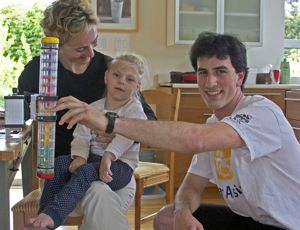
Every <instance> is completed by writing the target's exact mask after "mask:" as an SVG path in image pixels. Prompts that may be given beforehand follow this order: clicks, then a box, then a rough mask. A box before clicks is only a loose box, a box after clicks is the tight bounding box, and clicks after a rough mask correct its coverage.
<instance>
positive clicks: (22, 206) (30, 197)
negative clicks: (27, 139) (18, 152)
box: [11, 121, 82, 230]
mask: <svg viewBox="0 0 300 230" xmlns="http://www.w3.org/2000/svg"><path fill="white" fill-rule="evenodd" d="M32 140H33V145H32V148H33V149H32V153H33V157H32V167H33V170H32V171H33V175H32V181H33V183H32V189H33V191H32V192H30V193H29V194H27V195H26V196H25V197H24V198H23V199H22V200H20V201H19V202H17V203H16V204H15V205H14V206H13V207H12V209H11V210H12V212H13V225H14V230H21V229H23V228H22V227H23V226H24V225H25V224H27V223H28V220H29V218H32V217H35V216H36V215H37V211H38V209H39V204H40V198H41V194H42V193H41V188H40V181H39V179H38V178H37V177H36V168H37V122H36V121H34V123H33V129H32ZM81 222H82V217H81V216H78V215H76V214H75V213H71V214H70V215H69V216H68V217H67V219H66V220H65V222H64V226H79V225H80V224H81Z"/></svg>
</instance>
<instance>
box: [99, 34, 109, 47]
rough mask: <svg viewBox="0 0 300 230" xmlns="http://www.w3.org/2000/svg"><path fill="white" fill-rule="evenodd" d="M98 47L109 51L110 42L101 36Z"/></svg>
mask: <svg viewBox="0 0 300 230" xmlns="http://www.w3.org/2000/svg"><path fill="white" fill-rule="evenodd" d="M98 46H99V48H100V49H101V50H107V49H108V42H107V39H106V37H103V36H100V37H99V38H98Z"/></svg>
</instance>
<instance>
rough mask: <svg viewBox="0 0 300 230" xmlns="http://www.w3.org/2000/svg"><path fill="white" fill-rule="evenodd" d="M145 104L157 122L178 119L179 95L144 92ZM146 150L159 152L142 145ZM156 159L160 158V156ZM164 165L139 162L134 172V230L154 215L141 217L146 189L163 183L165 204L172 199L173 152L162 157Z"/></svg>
mask: <svg viewBox="0 0 300 230" xmlns="http://www.w3.org/2000/svg"><path fill="white" fill-rule="evenodd" d="M142 94H143V96H144V98H145V100H146V101H147V103H148V104H149V105H150V106H152V108H153V110H154V111H155V114H156V116H157V118H158V120H174V121H176V120H177V119H178V106H179V102H180V94H178V95H175V97H174V95H172V94H169V93H166V92H163V91H160V90H145V91H143V92H142ZM142 148H146V149H147V150H149V149H151V150H154V151H161V150H158V149H153V148H150V147H147V146H144V145H143V144H142ZM157 156H158V158H162V157H161V155H160V154H158V155H157ZM163 158H164V160H165V163H164V164H162V163H152V162H141V161H140V162H139V166H138V167H137V169H136V170H135V172H134V176H135V179H136V193H135V201H134V202H135V207H134V209H135V230H140V229H141V224H142V223H145V222H147V221H149V220H151V219H153V218H154V216H155V215H156V213H153V214H150V215H147V216H145V217H141V200H142V195H143V193H144V189H145V188H146V187H150V186H153V185H159V184H163V183H165V192H166V196H165V198H166V203H167V204H168V203H171V202H172V201H173V199H174V152H167V154H166V155H165V156H164V157H163Z"/></svg>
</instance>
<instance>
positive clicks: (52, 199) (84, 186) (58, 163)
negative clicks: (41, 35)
mask: <svg viewBox="0 0 300 230" xmlns="http://www.w3.org/2000/svg"><path fill="white" fill-rule="evenodd" d="M101 159H102V157H101V156H98V155H95V154H90V157H89V159H88V161H87V163H86V164H84V165H82V166H80V167H79V168H78V169H77V170H76V171H75V172H74V173H70V172H69V170H68V169H69V165H70V163H71V162H72V159H71V156H70V155H63V156H59V157H57V158H56V159H55V170H54V173H55V175H54V178H53V179H51V180H45V185H44V190H43V193H42V197H41V200H40V210H39V213H41V212H42V213H45V214H47V215H49V216H50V217H51V218H52V219H53V221H54V228H57V227H58V226H60V225H62V224H63V222H64V220H65V218H66V217H67V216H68V215H69V214H70V213H71V212H72V211H73V210H74V209H75V207H76V205H77V204H78V202H79V201H80V199H81V198H82V197H83V196H84V194H85V192H86V191H87V190H88V188H89V187H90V186H91V183H92V182H94V181H96V180H99V167H100V162H101ZM110 169H111V171H112V174H113V176H112V177H113V180H112V181H111V182H109V183H107V185H108V186H109V187H110V188H111V189H112V190H114V191H115V190H119V189H121V188H123V187H125V186H126V185H127V184H128V183H129V182H130V180H131V177H132V174H133V170H132V168H131V167H130V166H129V165H128V164H126V163H124V162H122V161H120V160H117V161H112V162H111V168H110Z"/></svg>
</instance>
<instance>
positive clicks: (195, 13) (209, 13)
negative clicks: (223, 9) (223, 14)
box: [179, 10, 215, 15]
mask: <svg viewBox="0 0 300 230" xmlns="http://www.w3.org/2000/svg"><path fill="white" fill-rule="evenodd" d="M179 14H186V15H215V12H212V11H185V10H181V11H179Z"/></svg>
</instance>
